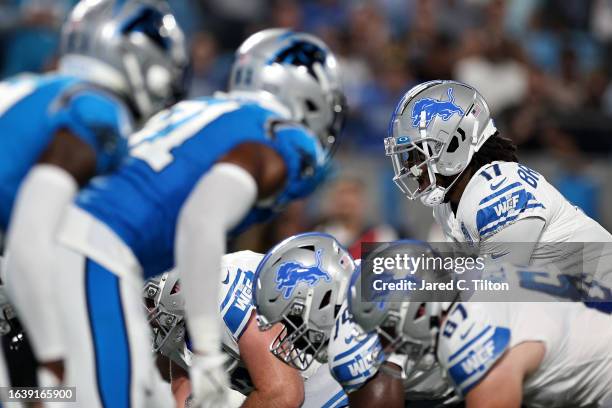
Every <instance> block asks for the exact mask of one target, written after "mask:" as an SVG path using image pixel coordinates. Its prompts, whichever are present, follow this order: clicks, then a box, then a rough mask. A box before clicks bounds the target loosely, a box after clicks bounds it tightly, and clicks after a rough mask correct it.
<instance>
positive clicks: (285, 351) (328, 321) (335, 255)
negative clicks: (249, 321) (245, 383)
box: [253, 233, 355, 370]
mask: <svg viewBox="0 0 612 408" xmlns="http://www.w3.org/2000/svg"><path fill="white" fill-rule="evenodd" d="M354 269H355V263H354V261H353V258H352V257H351V256H350V255H349V253H348V252H347V251H346V250H345V249H344V248H343V247H342V246H341V245H340V244H339V243H338V241H336V239H335V238H333V237H332V236H331V235H327V234H321V233H306V234H300V235H296V236H293V237H291V238H288V239H286V240H285V241H283V242H281V243H280V244H278V245H277V246H276V247H274V248H273V249H272V250H271V251H270V252H268V254H267V255H266V256H265V258H264V259H263V260H262V261H261V263H260V264H259V266H258V267H257V271H256V272H255V290H254V292H253V301H254V304H255V308H256V310H257V322H258V324H259V327H260V329H261V330H267V329H269V328H270V327H272V325H274V324H275V323H278V322H281V323H282V324H283V326H284V328H283V330H282V331H281V332H280V333H279V334H278V336H277V337H276V338H275V339H274V341H273V343H272V345H271V346H270V351H271V352H272V354H274V355H275V356H276V357H278V358H279V359H280V360H281V361H283V362H285V363H287V364H288V365H290V366H292V367H294V368H297V369H298V370H306V369H307V368H308V367H309V366H310V365H311V364H312V362H313V361H314V360H315V359H317V360H318V361H320V362H325V361H326V360H327V344H328V342H329V336H330V333H331V330H332V328H333V326H334V323H335V318H336V315H337V313H338V310H339V309H340V305H341V304H342V302H343V301H344V299H345V296H346V289H347V286H348V281H349V279H350V276H351V273H352V272H353V270H354Z"/></svg>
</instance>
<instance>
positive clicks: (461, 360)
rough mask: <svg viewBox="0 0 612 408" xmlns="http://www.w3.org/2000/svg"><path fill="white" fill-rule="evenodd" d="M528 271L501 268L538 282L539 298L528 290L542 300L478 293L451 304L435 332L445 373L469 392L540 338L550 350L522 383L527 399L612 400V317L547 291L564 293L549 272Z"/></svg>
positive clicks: (562, 403)
mask: <svg viewBox="0 0 612 408" xmlns="http://www.w3.org/2000/svg"><path fill="white" fill-rule="evenodd" d="M528 272H530V271H529V270H527V269H526V268H517V269H513V268H512V267H505V272H504V273H505V274H506V276H508V277H509V278H511V280H513V279H515V278H517V276H518V278H517V279H520V280H521V282H523V281H524V282H525V283H528V284H529V285H521V286H522V287H526V286H530V287H533V288H534V290H535V291H537V298H535V297H533V293H534V291H533V290H528V289H524V290H525V291H526V292H529V293H526V294H525V296H524V298H528V299H530V300H537V301H534V302H522V303H521V302H514V303H512V302H486V303H485V302H478V301H477V300H478V298H477V297H474V298H473V299H475V300H476V301H473V302H459V303H456V304H454V305H453V306H452V307H451V309H450V310H449V312H448V317H447V318H446V320H445V321H444V323H443V324H442V326H441V328H440V334H439V337H438V361H439V362H440V364H441V365H442V366H443V368H444V369H445V370H446V372H447V373H448V378H449V379H450V380H451V381H452V383H453V384H454V385H455V388H456V390H457V392H458V393H460V394H461V395H466V394H467V393H468V392H469V391H470V390H471V389H472V388H473V387H474V386H476V385H477V384H478V383H479V382H480V381H481V380H482V379H483V378H484V377H485V376H486V375H487V373H488V371H489V370H490V369H491V367H493V365H494V364H495V362H496V361H497V360H499V359H500V358H501V357H502V356H503V354H504V352H505V351H507V350H509V349H510V348H512V347H514V346H516V345H518V344H520V343H523V342H526V341H539V342H542V343H544V345H545V347H546V352H545V356H544V359H543V360H542V363H541V364H540V367H539V368H538V369H537V370H536V371H535V372H534V373H533V374H531V375H530V376H529V377H528V378H527V380H526V381H525V383H524V384H523V405H526V406H530V407H586V406H596V407H609V406H612V316H611V315H609V314H605V313H602V312H599V311H597V310H594V309H591V308H588V307H586V306H585V305H584V304H582V303H579V302H559V301H557V300H558V299H557V298H556V297H554V296H552V295H550V294H549V293H559V292H558V291H551V290H550V289H551V286H550V283H549V282H548V281H547V280H546V279H544V280H542V281H540V280H541V279H542V277H543V274H544V273H545V271H542V270H535V269H534V270H533V271H532V272H533V276H529V273H528ZM509 274H516V276H514V277H510V276H509ZM535 284H538V285H539V286H534V285H535ZM541 290H544V291H546V292H547V293H544V292H542V291H541ZM476 296H477V295H476Z"/></svg>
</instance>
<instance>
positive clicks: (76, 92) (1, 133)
mask: <svg viewBox="0 0 612 408" xmlns="http://www.w3.org/2000/svg"><path fill="white" fill-rule="evenodd" d="M0 95H2V99H1V101H0V229H2V230H5V229H6V227H7V225H8V222H9V219H10V215H11V210H12V207H13V203H14V201H15V197H16V195H17V191H18V189H19V186H20V184H21V182H22V180H23V179H24V177H25V176H26V174H27V173H28V171H29V170H30V168H31V167H32V166H33V165H34V164H35V163H36V162H37V161H38V158H39V157H40V155H41V153H43V152H44V151H45V148H46V147H47V146H48V144H49V143H50V142H51V140H52V138H53V135H54V134H55V132H56V131H58V130H60V129H66V130H68V131H70V132H71V133H72V134H74V135H75V136H77V137H79V138H81V139H82V140H83V141H85V142H86V143H87V144H88V145H90V146H91V147H92V148H93V149H94V150H95V152H96V156H97V172H98V173H104V172H107V171H109V170H111V169H113V168H115V167H116V166H117V164H118V163H119V161H120V160H121V158H122V157H123V156H125V155H126V154H127V138H126V137H125V135H127V134H129V132H130V131H131V123H130V120H129V116H128V113H127V109H126V108H125V107H124V105H123V104H122V103H121V102H120V101H119V100H118V99H116V98H115V97H113V96H111V95H110V94H108V93H106V92H104V91H102V90H100V89H99V88H95V87H94V86H93V85H91V84H88V83H86V82H84V81H82V80H80V79H77V78H74V77H68V76H62V75H58V74H49V75H20V76H17V77H15V78H12V79H9V80H7V81H4V82H2V83H0Z"/></svg>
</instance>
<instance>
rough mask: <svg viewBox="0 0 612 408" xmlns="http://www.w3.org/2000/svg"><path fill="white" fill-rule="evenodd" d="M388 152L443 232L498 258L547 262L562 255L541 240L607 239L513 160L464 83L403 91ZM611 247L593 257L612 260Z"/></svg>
mask: <svg viewBox="0 0 612 408" xmlns="http://www.w3.org/2000/svg"><path fill="white" fill-rule="evenodd" d="M385 149H386V154H387V156H389V157H390V158H391V159H392V162H393V168H394V171H395V177H394V179H393V180H394V182H395V183H396V184H397V186H398V187H399V188H400V190H401V191H402V192H403V193H404V194H405V195H406V196H407V197H408V198H409V199H411V200H413V199H416V198H420V199H421V202H422V203H423V204H425V205H427V206H431V207H433V208H434V218H435V219H436V221H437V222H438V223H439V224H440V225H441V227H442V229H443V231H444V234H445V235H446V237H447V238H449V239H450V240H453V241H457V242H470V243H476V244H479V246H480V249H481V251H482V253H486V254H491V255H492V257H493V258H495V259H498V258H501V260H503V261H504V262H512V263H516V264H523V265H526V264H529V263H532V264H538V263H546V262H550V261H559V260H561V259H564V257H566V256H567V253H563V252H567V250H566V249H564V248H562V247H561V246H558V247H553V248H555V249H556V251H551V246H547V245H545V244H544V243H546V242H548V243H551V242H553V243H560V242H598V243H610V242H612V235H611V234H610V233H609V232H608V231H606V230H605V229H604V228H603V227H601V226H600V225H599V224H598V223H597V222H596V221H594V220H592V219H591V218H589V217H588V216H587V215H585V214H584V213H583V212H582V211H581V210H580V209H579V208H577V207H575V206H574V205H572V204H571V203H569V202H568V201H567V200H566V199H565V198H564V197H563V196H562V195H561V194H560V193H559V192H558V191H557V190H556V189H555V188H554V187H553V186H552V185H550V184H549V183H548V182H547V181H546V180H545V179H544V177H542V176H541V175H540V174H539V173H537V172H536V171H534V170H532V169H530V168H528V167H526V166H524V165H522V164H520V163H518V159H517V156H516V147H515V145H514V144H513V143H512V141H510V140H509V139H506V138H504V137H502V136H500V135H499V132H498V131H497V129H496V128H495V125H494V123H493V119H491V117H490V111H489V107H488V105H487V102H486V101H485V100H484V98H483V97H482V95H480V93H478V91H477V90H475V89H474V88H472V87H470V86H468V85H466V84H463V83H459V82H455V81H440V80H438V81H431V82H426V83H423V84H420V85H417V86H415V87H414V88H412V89H411V90H410V91H408V92H407V93H406V95H404V97H403V98H402V99H401V101H400V102H399V104H398V105H397V108H396V109H395V112H394V113H393V115H392V117H391V122H390V128H389V137H387V138H386V139H385ZM512 242H515V243H516V242H520V243H523V244H521V245H520V247H519V246H516V245H514V246H512V245H511V244H509V243H512ZM611 249H612V245H605V247H604V249H603V251H602V250H599V251H598V253H597V254H594V255H595V256H594V258H596V259H597V262H601V263H607V264H610V260H611V259H612V251H611ZM574 259H575V258H574ZM585 261H586V259H585ZM604 261H605V262H604Z"/></svg>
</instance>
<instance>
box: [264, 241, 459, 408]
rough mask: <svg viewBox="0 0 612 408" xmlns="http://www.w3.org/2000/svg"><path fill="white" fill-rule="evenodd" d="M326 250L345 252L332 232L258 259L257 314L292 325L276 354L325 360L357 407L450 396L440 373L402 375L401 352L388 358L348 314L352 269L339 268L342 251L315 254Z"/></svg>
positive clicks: (305, 361) (295, 362)
mask: <svg viewBox="0 0 612 408" xmlns="http://www.w3.org/2000/svg"><path fill="white" fill-rule="evenodd" d="M326 242H327V244H326ZM330 243H331V245H330ZM325 247H327V248H329V249H327V251H330V250H332V251H339V252H338V254H339V255H340V254H342V253H344V252H345V250H344V249H343V248H342V247H340V245H339V244H338V243H337V241H336V240H335V239H333V238H332V237H331V236H329V235H326V234H319V233H310V234H302V235H297V236H295V237H293V238H290V239H288V240H287V241H284V242H283V243H281V244H279V245H278V246H277V247H276V248H275V249H274V250H272V251H271V252H270V253H269V254H268V255H267V256H266V258H265V259H264V261H262V263H261V264H260V266H259V268H258V272H257V275H256V283H257V285H256V288H257V290H256V294H255V297H254V299H255V306H256V308H257V312H258V319H259V320H260V322H261V323H262V326H263V327H264V328H265V327H268V326H269V325H270V322H283V324H284V325H285V327H286V328H287V330H286V332H285V333H281V336H279V337H278V338H277V340H276V341H275V342H274V344H273V345H272V352H273V353H274V354H276V355H277V356H278V357H279V358H280V359H282V360H283V361H285V362H286V363H287V364H289V365H291V366H293V367H296V368H298V369H300V370H305V369H308V366H309V364H311V363H312V362H317V361H318V362H325V361H327V362H328V364H329V369H330V371H331V374H332V376H333V377H334V378H335V379H336V381H337V382H338V383H340V385H342V388H343V389H344V391H345V392H346V394H347V395H348V401H349V405H350V406H351V407H362V406H363V407H371V406H386V407H388V408H391V407H397V406H401V407H403V406H404V401H405V400H406V399H408V400H410V401H415V400H437V401H438V402H446V401H451V398H452V389H451V388H450V386H449V385H448V383H447V382H445V381H444V380H443V379H442V378H441V376H440V375H439V373H438V372H437V371H435V370H421V371H419V372H418V373H415V374H414V375H412V376H410V377H401V375H400V372H401V368H400V367H401V366H403V361H404V357H403V356H401V355H391V356H389V358H388V359H387V361H386V362H384V363H383V361H382V360H383V359H384V358H385V357H384V353H383V352H382V345H381V343H380V341H379V339H378V336H377V335H376V334H375V333H368V334H363V332H362V331H361V330H360V329H359V327H358V326H357V325H356V324H355V323H354V321H353V319H352V316H351V315H350V313H349V311H348V305H347V302H346V287H347V283H348V277H347V276H346V274H345V273H346V271H345V272H342V273H333V271H334V269H337V268H338V266H339V265H340V266H342V259H343V258H344V256H338V257H337V259H338V260H337V262H336V265H334V264H331V265H329V264H327V265H326V264H325V262H321V261H320V260H319V259H318V258H317V252H318V251H321V253H322V254H325V253H326V252H325V251H326V250H325V249H324V248H325ZM290 260H291V261H290ZM295 260H300V262H296V261H295ZM357 263H359V261H357ZM351 269H352V267H351ZM313 277H318V278H313ZM381 366H382V367H383V368H382V369H381ZM389 390H392V391H391V392H389ZM393 390H395V391H397V392H393Z"/></svg>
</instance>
